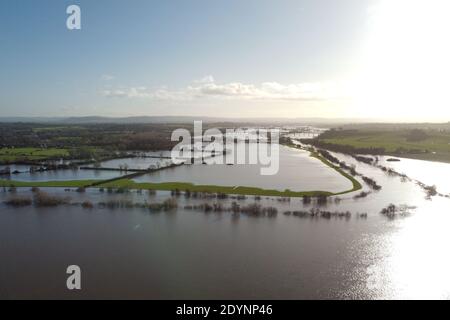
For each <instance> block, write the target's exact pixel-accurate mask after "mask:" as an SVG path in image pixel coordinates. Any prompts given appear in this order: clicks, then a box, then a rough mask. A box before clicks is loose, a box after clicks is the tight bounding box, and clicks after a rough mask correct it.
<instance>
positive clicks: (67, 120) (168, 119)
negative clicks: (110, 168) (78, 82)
mask: <svg viewBox="0 0 450 320" xmlns="http://www.w3.org/2000/svg"><path fill="white" fill-rule="evenodd" d="M195 120H202V121H203V122H209V123H211V122H238V123H265V124H345V123H364V122H374V121H373V120H372V121H370V120H368V119H349V118H347V119H344V118H341V119H328V118H225V117H202V116H196V117H193V116H141V117H122V118H114V117H101V116H87V117H0V122H3V123H5V122H8V123H61V124H95V123H119V124H131V123H189V122H193V121H195Z"/></svg>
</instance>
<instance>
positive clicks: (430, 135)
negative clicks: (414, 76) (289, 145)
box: [313, 130, 450, 162]
mask: <svg viewBox="0 0 450 320" xmlns="http://www.w3.org/2000/svg"><path fill="white" fill-rule="evenodd" d="M420 131H421V132H422V133H421V134H422V135H423V136H420V137H412V136H411V132H412V131H411V130H387V131H378V130H376V131H369V130H342V131H339V130H337V131H334V132H332V133H330V132H328V133H325V134H323V135H322V136H320V137H319V138H318V139H315V140H316V141H315V142H313V144H314V145H315V146H318V147H323V148H325V149H329V150H332V151H342V152H348V153H361V154H364V153H366V154H380V155H382V154H385V155H392V156H399V157H405V158H413V159H422V160H430V161H443V162H450V133H449V132H448V131H437V130H428V131H427V130H420ZM369 149H373V150H369Z"/></svg>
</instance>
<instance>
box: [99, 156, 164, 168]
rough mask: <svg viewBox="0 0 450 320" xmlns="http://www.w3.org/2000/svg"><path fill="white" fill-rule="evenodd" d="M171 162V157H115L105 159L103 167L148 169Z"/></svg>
mask: <svg viewBox="0 0 450 320" xmlns="http://www.w3.org/2000/svg"><path fill="white" fill-rule="evenodd" d="M170 164H171V159H165V158H146V157H134V158H124V159H113V160H108V161H103V162H102V163H101V167H103V168H114V169H120V168H127V169H138V170H147V169H149V168H157V167H166V166H168V165H170Z"/></svg>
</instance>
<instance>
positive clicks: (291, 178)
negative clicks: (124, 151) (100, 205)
mask: <svg viewBox="0 0 450 320" xmlns="http://www.w3.org/2000/svg"><path fill="white" fill-rule="evenodd" d="M279 153H280V157H279V171H278V173H276V174H275V175H261V168H267V167H268V165H261V164H255V165H252V164H244V165H242V164H235V165H226V164H194V165H184V166H180V167H176V168H173V169H170V170H163V171H158V172H154V173H151V174H147V175H143V176H140V177H137V178H135V179H134V180H135V181H136V182H190V183H194V184H199V185H220V186H231V187H234V186H245V187H256V188H262V189H270V190H273V189H275V190H279V191H284V190H286V189H289V190H291V191H314V190H320V191H330V192H341V191H346V190H350V189H352V183H351V181H349V180H348V179H347V178H345V177H343V176H342V175H341V174H339V173H338V172H337V171H335V170H334V169H332V168H329V167H328V166H325V165H324V164H323V163H322V162H321V161H320V160H318V159H315V158H312V157H310V155H309V152H306V151H303V150H297V149H293V148H289V147H285V146H280V151H279ZM247 154H248V146H247ZM217 158H219V157H217ZM209 160H210V161H213V160H216V159H215V158H211V159H209ZM247 160H248V159H247ZM224 162H225V161H224V160H222V163H224ZM247 163H248V162H247Z"/></svg>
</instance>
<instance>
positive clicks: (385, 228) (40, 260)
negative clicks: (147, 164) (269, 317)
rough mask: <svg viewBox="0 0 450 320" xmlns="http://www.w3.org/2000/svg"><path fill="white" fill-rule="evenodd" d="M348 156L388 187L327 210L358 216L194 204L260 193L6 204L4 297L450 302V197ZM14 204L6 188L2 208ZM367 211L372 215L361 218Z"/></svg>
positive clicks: (295, 204)
mask: <svg viewBox="0 0 450 320" xmlns="http://www.w3.org/2000/svg"><path fill="white" fill-rule="evenodd" d="M337 156H338V157H339V158H340V159H341V160H344V161H346V162H348V163H349V164H350V163H355V164H356V166H357V168H356V169H357V171H359V172H361V173H363V174H364V175H366V176H369V177H373V178H374V179H375V180H376V181H377V182H378V184H380V185H381V186H382V187H383V189H382V190H381V191H379V192H373V193H372V194H370V195H369V196H368V197H366V198H363V199H359V200H355V199H353V196H354V194H348V195H345V196H342V197H341V201H340V202H338V203H336V202H334V201H331V202H330V203H329V204H328V205H327V207H326V209H327V210H339V211H344V210H349V211H351V212H352V213H353V215H352V217H351V218H350V219H340V218H331V219H329V220H327V219H322V218H299V217H295V216H292V215H291V216H286V215H284V214H283V212H284V211H286V210H299V209H305V210H308V209H309V208H311V207H314V205H306V206H304V205H303V204H302V202H301V200H300V199H291V201H290V202H283V201H278V200H277V198H264V199H262V200H261V201H258V203H261V205H263V206H275V207H277V208H278V210H279V212H278V215H277V217H275V218H267V217H259V218H258V217H247V216H244V215H241V217H240V218H239V219H233V218H232V217H231V216H230V214H229V213H222V214H217V213H210V214H205V213H203V212H199V211H186V210H184V209H183V207H184V205H186V204H199V203H203V202H205V201H207V202H211V203H212V202H223V203H224V204H226V205H229V203H230V202H231V201H238V202H239V203H240V204H250V203H254V202H255V201H256V200H255V199H254V198H253V197H248V198H247V199H245V200H232V199H225V200H216V199H214V200H212V199H210V200H200V199H192V198H191V199H185V198H184V197H183V196H181V197H180V198H178V204H179V209H178V210H177V211H176V212H173V213H159V214H155V213H149V212H148V211H146V210H143V209H130V210H126V209H116V210H109V209H99V208H96V209H93V210H86V209H82V208H80V207H79V206H62V207H58V208H54V209H39V208H34V207H26V208H19V209H17V208H11V207H6V206H5V205H4V204H0V208H1V210H0V256H1V258H2V261H1V264H0V284H1V285H0V297H1V298H66V299H75V298H126V299H127V298H147V299H332V298H334V299H356V298H364V299H406V298H411V299H416V298H437V299H448V298H450V272H449V270H450V253H449V250H448V244H449V243H450V233H449V232H448V228H449V225H450V215H449V214H450V212H449V211H450V210H449V209H450V200H449V199H448V198H445V197H433V198H432V200H426V199H425V193H424V191H423V190H422V189H421V188H420V186H418V185H416V184H415V183H413V182H409V181H402V179H401V178H399V177H393V176H388V175H386V174H385V173H383V172H382V171H381V170H379V169H377V168H374V167H371V166H369V165H366V164H363V163H358V162H356V161H355V160H354V159H352V158H350V157H346V156H343V155H337ZM300 159H302V158H300ZM302 163H303V162H302ZM427 164H428V163H424V164H422V167H423V166H425V165H427ZM430 165H434V164H433V163H430ZM194 167H195V166H194ZM199 167H202V168H203V167H205V166H199ZM206 167H208V166H206ZM424 170H426V168H424ZM444 182H445V181H444ZM444 184H445V185H440V184H437V185H438V189H439V187H442V188H447V187H449V184H450V181H447V182H445V183H444ZM364 188H365V190H369V189H368V187H367V186H365V187H364ZM49 192H52V193H60V194H62V195H65V196H70V197H72V201H75V202H80V201H83V200H85V199H90V200H92V201H93V202H99V201H107V200H108V199H113V198H118V197H120V198H123V197H124V198H128V199H132V200H133V201H144V200H147V201H149V202H160V201H163V200H164V199H167V198H168V197H170V194H169V193H167V192H158V194H157V195H156V196H149V195H148V194H147V193H145V192H144V193H143V194H138V193H136V192H133V193H130V194H107V193H101V192H100V191H98V190H89V191H88V192H86V193H85V194H79V193H76V192H63V191H61V190H59V189H58V190H57V189H50V190H49ZM18 193H19V194H28V193H29V190H28V189H19V191H18ZM357 193H358V192H357ZM10 196H11V195H10V194H8V193H2V192H0V202H3V201H4V199H8V198H9V197H10ZM390 203H394V204H396V205H400V204H407V205H409V206H416V207H417V208H416V209H413V210H411V212H410V214H409V215H406V216H399V217H397V218H395V219H389V218H387V217H385V216H384V215H381V214H380V210H381V209H382V208H383V207H385V206H387V205H388V204H390ZM356 212H360V213H362V212H365V213H367V214H368V216H367V218H358V217H357V216H356V215H355V213H356ZM72 264H76V265H79V266H80V267H81V270H82V290H81V291H79V292H70V291H68V290H67V289H66V287H65V285H66V279H67V278H66V277H67V275H66V273H65V270H66V268H67V266H68V265H72Z"/></svg>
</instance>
